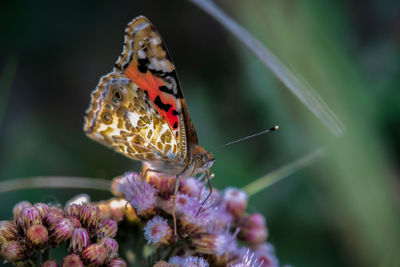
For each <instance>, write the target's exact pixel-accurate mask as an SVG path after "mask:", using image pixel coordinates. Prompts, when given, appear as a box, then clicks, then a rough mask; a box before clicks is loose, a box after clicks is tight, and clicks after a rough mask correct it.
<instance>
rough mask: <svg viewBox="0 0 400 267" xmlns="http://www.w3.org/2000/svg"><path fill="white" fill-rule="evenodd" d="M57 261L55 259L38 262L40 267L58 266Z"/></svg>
mask: <svg viewBox="0 0 400 267" xmlns="http://www.w3.org/2000/svg"><path fill="white" fill-rule="evenodd" d="M58 266H59V265H58V263H57V262H56V261H51V260H48V261H45V262H43V263H42V264H40V267H58Z"/></svg>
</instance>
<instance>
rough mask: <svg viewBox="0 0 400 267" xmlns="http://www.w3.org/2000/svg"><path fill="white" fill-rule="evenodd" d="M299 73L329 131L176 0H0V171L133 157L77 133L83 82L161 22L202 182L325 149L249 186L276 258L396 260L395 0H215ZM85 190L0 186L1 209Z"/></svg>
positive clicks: (104, 169)
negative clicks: (335, 125) (208, 166)
mask: <svg viewBox="0 0 400 267" xmlns="http://www.w3.org/2000/svg"><path fill="white" fill-rule="evenodd" d="M217 3H218V4H219V5H220V6H221V7H222V8H223V9H224V10H225V11H226V12H227V13H228V14H230V15H231V16H232V17H233V18H235V19H236V20H237V21H238V22H240V23H241V24H242V25H244V26H245V27H246V28H247V29H249V31H250V32H252V33H253V34H254V35H255V36H257V38H259V39H260V40H261V41H262V42H263V43H264V44H265V45H267V46H268V47H269V48H270V49H271V50H272V51H273V52H274V53H275V54H276V55H277V56H278V57H279V58H280V59H281V60H282V61H283V62H285V63H286V64H287V66H289V68H290V69H291V70H293V71H294V72H295V73H296V74H298V75H300V76H301V77H302V79H304V80H306V81H307V82H309V83H310V84H311V85H312V86H313V87H314V88H315V90H316V91H317V92H318V93H319V94H320V95H321V96H322V97H323V99H324V100H325V101H326V102H327V103H328V105H329V106H330V107H331V108H332V109H333V110H334V111H335V112H336V114H337V115H338V116H339V118H340V119H341V120H342V121H343V123H344V124H345V125H346V128H347V131H346V133H345V135H344V136H343V137H341V138H336V137H334V136H333V135H332V134H331V133H330V132H329V131H328V130H327V129H326V128H325V127H324V126H323V125H322V123H321V122H320V121H318V119H317V118H316V117H315V116H313V115H312V114H311V113H310V112H309V111H308V109H307V108H306V107H305V106H303V105H302V104H301V103H300V101H299V100H298V99H297V98H296V97H294V96H293V95H292V94H290V93H289V91H288V90H287V89H286V88H285V87H284V86H283V85H282V84H281V83H280V82H279V81H278V80H277V79H276V78H275V77H274V76H273V75H272V74H271V73H270V72H269V71H268V70H267V69H266V68H265V66H264V65H262V63H260V61H259V60H258V59H257V58H256V57H255V56H254V55H253V54H251V53H249V51H248V50H247V49H246V48H244V46H243V45H242V44H241V43H240V42H238V41H237V40H236V39H234V38H233V37H232V35H231V34H229V33H228V32H226V31H225V30H224V29H223V28H222V27H221V26H220V25H219V24H218V23H217V22H216V21H215V20H214V19H213V18H211V17H210V16H208V15H207V14H205V13H204V12H203V11H201V10H200V9H198V8H197V7H196V6H194V5H192V4H191V3H190V2H189V1H178V0H175V1H162V0H158V1H156V0H152V1H144V0H143V1H133V0H131V1H64V2H59V1H22V0H17V1H2V2H1V4H0V86H1V87H0V180H9V179H17V178H23V177H31V176H84V177H101V178H107V179H111V178H112V177H114V176H117V175H120V174H122V173H124V172H125V171H128V170H138V169H139V166H140V165H139V164H138V163H136V162H133V161H131V160H129V159H127V158H124V157H123V156H121V155H119V154H116V153H114V152H113V151H112V150H110V149H107V148H105V147H103V146H102V145H100V144H97V143H95V142H93V141H91V140H89V139H88V138H87V137H85V135H84V134H83V131H82V125H83V114H84V111H85V110H86V108H87V107H88V105H89V100H90V98H89V95H90V92H91V91H92V90H93V89H94V88H95V86H96V85H97V82H98V80H99V78H100V76H102V75H104V74H106V73H108V72H110V71H111V70H112V67H113V64H114V62H115V60H116V59H117V57H118V55H119V54H120V52H121V51H122V42H123V31H124V28H125V26H126V24H127V23H128V22H129V21H130V20H131V19H132V18H134V17H136V16H137V15H141V14H142V15H145V16H147V17H148V18H149V19H150V20H151V21H152V22H153V24H154V25H156V27H157V28H158V30H159V31H160V32H161V34H162V36H163V38H164V40H165V42H166V44H167V46H168V48H169V51H170V54H171V56H172V58H173V59H174V61H175V64H176V67H177V70H178V74H179V76H180V78H181V84H182V87H183V90H184V93H185V97H186V101H187V104H188V107H189V110H190V113H191V116H192V119H193V121H194V124H195V126H196V129H197V132H198V135H199V139H200V144H201V145H202V146H204V147H205V148H206V149H212V148H214V147H216V146H218V145H221V144H223V143H225V142H228V141H231V140H233V139H237V138H240V137H243V136H246V135H250V134H252V133H254V132H257V131H260V130H262V129H265V128H268V127H271V126H273V125H275V124H279V125H280V127H281V129H280V130H279V131H278V132H276V133H272V134H267V135H264V136H261V137H257V138H254V139H251V140H248V141H245V142H243V143H239V144H236V145H232V146H229V147H226V148H223V149H221V150H217V151H215V152H214V155H215V158H216V159H217V161H216V163H215V165H214V167H213V169H212V171H213V172H214V173H215V179H214V180H213V185H214V186H215V187H217V188H219V189H223V188H226V187H228V186H235V187H243V186H245V185H246V184H248V183H250V182H251V181H254V180H256V179H257V178H260V177H262V176H263V175H265V174H268V173H270V172H271V171H273V170H275V169H277V168H279V167H282V166H284V165H286V164H288V163H290V162H293V161H294V160H296V159H297V158H299V157H301V156H303V155H305V154H307V153H310V152H311V151H313V150H314V149H316V148H318V147H324V148H325V151H326V156H325V157H324V158H323V159H321V160H318V161H317V162H315V163H314V164H313V165H312V166H310V167H307V168H305V169H303V170H301V171H298V172H296V173H294V174H293V175H291V176H290V178H287V179H285V180H283V181H281V182H279V183H277V184H275V185H274V186H272V187H270V188H267V189H265V190H263V191H262V192H260V193H258V194H256V195H254V196H251V198H250V203H249V208H248V210H249V212H260V213H262V214H264V215H265V216H266V218H267V224H268V228H269V234H270V235H269V241H270V242H271V243H272V244H273V245H274V246H275V249H276V253H277V256H278V258H279V260H280V262H281V263H282V264H290V265H293V266H400V261H399V254H398V252H399V248H400V246H399V244H400V233H399V229H400V228H399V225H400V224H399V221H400V220H399V218H400V216H399V214H400V212H399V201H400V198H399V196H400V194H399V191H400V188H399V165H398V162H399V156H400V153H399V145H400V144H399V140H400V139H399V133H400V116H399V114H400V91H399V86H400V57H399V55H400V49H399V43H400V2H399V1H395V0H393V1H391V0H386V1H378V0H375V1H373V0H367V1H357V0H348V1H345V0H340V1H333V0H332V1H318V0H304V1H293V0H270V1H262V0H251V1H239V0H235V1H231V0H230V1H227V0H225V1H222V0H220V1H217ZM82 192H87V193H89V194H90V195H91V197H92V199H93V200H100V199H106V198H108V197H110V194H109V193H108V192H99V191H94V190H93V191H88V190H77V189H62V190H57V189H40V190H38V189H30V190H20V191H17V192H10V193H3V194H1V195H0V203H1V206H2V207H1V211H0V219H10V218H11V216H12V207H13V205H14V204H15V203H17V202H18V201H21V200H29V201H32V202H39V201H44V202H49V201H51V202H53V203H54V202H56V203H64V202H65V200H67V199H69V198H71V197H72V196H74V195H76V194H78V193H82Z"/></svg>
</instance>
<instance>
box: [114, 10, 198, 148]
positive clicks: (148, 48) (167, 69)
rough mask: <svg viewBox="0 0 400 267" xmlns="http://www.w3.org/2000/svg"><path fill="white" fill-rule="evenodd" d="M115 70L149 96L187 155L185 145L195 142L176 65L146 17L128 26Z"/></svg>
mask: <svg viewBox="0 0 400 267" xmlns="http://www.w3.org/2000/svg"><path fill="white" fill-rule="evenodd" d="M114 70H115V71H119V72H122V73H124V74H125V75H126V76H127V77H128V78H130V79H131V80H132V81H133V82H134V83H135V84H137V85H138V87H139V88H140V89H141V90H143V91H144V92H145V93H146V94H147V95H148V96H149V98H150V99H151V101H152V103H153V104H154V106H155V107H156V109H157V110H158V112H159V113H160V114H161V116H162V117H163V118H164V120H165V121H166V122H167V123H168V125H169V126H170V127H171V129H172V131H173V133H174V136H175V137H176V139H177V144H178V148H179V150H180V152H181V153H182V154H183V155H185V156H186V155H187V145H188V143H194V144H197V143H198V140H197V135H196V130H195V129H194V126H193V124H192V121H191V119H190V116H189V112H188V110H187V107H186V104H185V100H184V98H183V93H182V90H181V88H180V85H179V80H178V77H177V74H176V71H175V66H174V64H173V62H172V60H171V57H170V56H169V54H168V51H167V48H166V46H165V44H164V42H163V40H162V38H161V36H160V34H159V33H158V32H157V30H156V29H155V27H154V26H153V25H152V24H151V22H150V21H149V20H148V19H147V18H145V17H143V16H139V17H137V18H135V19H134V20H133V21H132V22H130V23H129V24H128V26H127V28H126V31H125V41H124V47H123V51H122V54H121V56H120V57H119V58H118V60H117V62H116V64H115V68H114Z"/></svg>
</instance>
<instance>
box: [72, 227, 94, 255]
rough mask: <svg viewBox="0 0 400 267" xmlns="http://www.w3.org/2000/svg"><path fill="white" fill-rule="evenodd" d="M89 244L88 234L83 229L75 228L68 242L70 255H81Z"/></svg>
mask: <svg viewBox="0 0 400 267" xmlns="http://www.w3.org/2000/svg"><path fill="white" fill-rule="evenodd" d="M89 243H90V238H89V234H88V232H87V231H86V229H84V228H77V229H75V230H74V231H73V232H72V236H71V240H70V242H69V251H70V252H72V253H76V254H79V253H81V252H82V251H83V250H84V249H85V248H86V247H87V246H88V245H89Z"/></svg>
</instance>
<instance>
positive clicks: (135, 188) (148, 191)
mask: <svg viewBox="0 0 400 267" xmlns="http://www.w3.org/2000/svg"><path fill="white" fill-rule="evenodd" d="M118 191H119V192H120V193H122V194H124V196H125V199H126V200H128V201H129V203H131V205H132V206H133V207H134V208H135V209H136V211H137V213H138V215H141V216H144V217H148V216H151V215H153V214H154V209H155V207H156V195H155V194H156V192H157V190H156V189H155V188H154V187H153V186H152V185H150V184H149V183H147V182H146V181H141V177H140V176H139V175H138V174H137V173H133V172H128V173H125V175H124V177H123V178H122V179H121V180H120V183H119V187H118Z"/></svg>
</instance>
